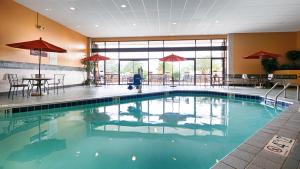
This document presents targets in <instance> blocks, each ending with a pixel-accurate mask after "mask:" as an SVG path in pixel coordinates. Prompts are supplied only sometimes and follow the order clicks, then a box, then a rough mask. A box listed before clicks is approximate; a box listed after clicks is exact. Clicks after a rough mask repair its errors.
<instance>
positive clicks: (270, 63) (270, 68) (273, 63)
mask: <svg viewBox="0 0 300 169" xmlns="http://www.w3.org/2000/svg"><path fill="white" fill-rule="evenodd" d="M261 64H262V66H263V68H264V70H265V71H266V73H272V72H274V71H275V70H277V69H278V65H279V64H278V61H277V59H276V58H262V60H261Z"/></svg>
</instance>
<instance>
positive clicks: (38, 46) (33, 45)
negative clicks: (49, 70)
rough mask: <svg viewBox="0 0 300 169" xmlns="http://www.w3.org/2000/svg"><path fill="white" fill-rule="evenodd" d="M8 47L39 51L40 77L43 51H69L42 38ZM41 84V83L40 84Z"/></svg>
mask: <svg viewBox="0 0 300 169" xmlns="http://www.w3.org/2000/svg"><path fill="white" fill-rule="evenodd" d="M7 46H10V47H13V48H20V49H29V50H37V51H39V77H41V55H42V51H44V52H57V53H66V52H67V50H65V49H63V48H60V47H58V46H55V45H53V44H50V43H48V42H46V41H44V40H42V38H40V39H39V40H33V41H26V42H19V43H12V44H7ZM39 84H41V83H39ZM41 94H42V90H41V86H40V95H41Z"/></svg>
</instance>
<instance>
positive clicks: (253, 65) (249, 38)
mask: <svg viewBox="0 0 300 169" xmlns="http://www.w3.org/2000/svg"><path fill="white" fill-rule="evenodd" d="M298 36H299V35H298ZM296 37H297V33H296V32H283V33H243V34H232V40H233V44H232V46H231V50H232V59H233V65H232V66H233V72H234V73H264V72H263V71H262V67H261V64H260V60H254V59H253V60H249V59H243V57H244V56H248V55H251V54H253V53H255V52H258V51H260V50H263V51H267V52H272V53H277V54H281V55H282V57H280V58H279V59H278V60H279V63H284V62H285V53H286V52H287V51H288V50H293V49H295V48H296V44H297V40H296V39H297V38H296Z"/></svg>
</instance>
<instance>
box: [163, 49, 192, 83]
mask: <svg viewBox="0 0 300 169" xmlns="http://www.w3.org/2000/svg"><path fill="white" fill-rule="evenodd" d="M159 60H160V61H163V62H172V86H171V87H176V86H175V85H174V77H173V62H181V61H185V60H186V58H184V57H181V56H177V55H175V54H173V53H172V54H171V55H169V56H166V57H163V58H161V59H159Z"/></svg>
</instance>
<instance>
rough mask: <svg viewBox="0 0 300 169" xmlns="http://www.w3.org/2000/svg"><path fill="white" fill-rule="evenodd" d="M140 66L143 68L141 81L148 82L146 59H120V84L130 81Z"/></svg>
mask: <svg viewBox="0 0 300 169" xmlns="http://www.w3.org/2000/svg"><path fill="white" fill-rule="evenodd" d="M140 67H141V68H142V69H143V82H144V83H145V84H148V60H127V59H120V84H128V83H129V82H131V81H132V80H133V79H132V78H133V75H134V74H136V73H138V69H139V68H140Z"/></svg>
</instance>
